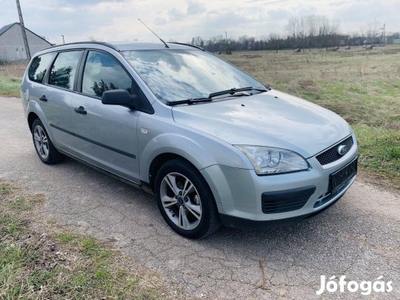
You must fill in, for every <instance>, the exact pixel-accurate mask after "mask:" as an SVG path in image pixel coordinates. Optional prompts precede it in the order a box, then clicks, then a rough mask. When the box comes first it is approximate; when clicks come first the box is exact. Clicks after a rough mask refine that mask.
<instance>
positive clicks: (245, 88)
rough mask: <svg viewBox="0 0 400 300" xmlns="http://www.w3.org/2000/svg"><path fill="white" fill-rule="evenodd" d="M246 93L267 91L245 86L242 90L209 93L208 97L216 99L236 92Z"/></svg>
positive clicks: (233, 89) (234, 89) (232, 89)
mask: <svg viewBox="0 0 400 300" xmlns="http://www.w3.org/2000/svg"><path fill="white" fill-rule="evenodd" d="M246 91H258V92H267V91H268V90H267V89H260V88H254V87H252V86H246V87H243V88H239V89H237V88H231V89H229V90H223V91H219V92H215V93H211V94H210V95H209V96H208V97H209V98H213V97H217V96H222V95H227V94H229V95H234V94H235V93H238V92H246Z"/></svg>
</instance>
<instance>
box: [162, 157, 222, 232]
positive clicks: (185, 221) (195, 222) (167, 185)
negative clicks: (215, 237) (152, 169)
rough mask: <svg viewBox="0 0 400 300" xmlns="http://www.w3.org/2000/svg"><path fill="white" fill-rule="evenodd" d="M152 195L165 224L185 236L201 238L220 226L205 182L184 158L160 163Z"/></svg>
mask: <svg viewBox="0 0 400 300" xmlns="http://www.w3.org/2000/svg"><path fill="white" fill-rule="evenodd" d="M155 197H156V200H157V205H158V208H159V210H160V212H161V215H162V216H163V218H164V220H165V221H166V222H167V224H168V225H169V226H170V227H171V228H172V229H173V230H174V231H175V232H176V233H178V234H180V235H182V236H184V237H186V238H190V239H200V238H204V237H206V236H208V235H209V234H211V233H213V232H214V231H216V230H217V229H218V228H219V227H220V226H221V222H220V220H219V217H218V210H217V207H216V205H215V200H214V197H213V194H212V192H211V190H210V188H209V186H208V185H207V182H206V181H205V180H204V178H203V177H202V176H201V174H200V172H199V171H198V170H197V169H196V168H194V167H193V166H192V165H191V164H189V163H188V162H186V161H184V160H180V159H174V160H171V161H168V162H166V163H165V164H164V165H162V167H161V168H160V170H159V171H158V173H157V175H156V179H155Z"/></svg>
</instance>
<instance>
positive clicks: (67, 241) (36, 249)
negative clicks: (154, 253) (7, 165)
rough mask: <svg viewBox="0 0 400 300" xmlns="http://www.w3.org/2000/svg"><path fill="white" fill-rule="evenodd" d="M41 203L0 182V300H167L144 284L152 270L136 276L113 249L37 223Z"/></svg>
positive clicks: (157, 287)
mask: <svg viewBox="0 0 400 300" xmlns="http://www.w3.org/2000/svg"><path fill="white" fill-rule="evenodd" d="M43 200H44V198H43V196H40V195H37V196H29V195H28V196H27V195H22V193H21V192H20V190H19V189H17V188H15V187H14V186H13V185H12V184H10V183H7V182H4V181H2V180H0V299H161V298H163V299H164V298H166V297H167V295H168V292H166V291H165V289H164V288H163V287H161V286H160V285H157V283H154V282H151V281H149V280H145V279H146V278H147V277H154V276H156V274H154V272H152V271H147V273H146V272H144V273H140V274H137V273H135V272H133V271H131V269H128V268H127V267H126V266H130V267H132V266H134V265H132V263H131V262H130V261H129V259H128V258H125V257H124V256H123V255H122V254H121V253H120V252H119V251H117V250H115V249H112V248H111V247H109V246H106V245H104V244H102V243H100V242H99V241H97V240H96V239H94V238H93V237H90V236H86V235H81V234H77V233H75V232H69V231H65V230H61V229H57V227H56V226H54V223H51V222H46V220H40V218H39V217H38V216H39V214H38V213H37V211H36V210H35V209H36V208H38V207H40V205H41V203H42V202H43ZM38 228H40V231H39V230H38ZM141 269H143V268H141ZM149 282H150V283H151V284H149Z"/></svg>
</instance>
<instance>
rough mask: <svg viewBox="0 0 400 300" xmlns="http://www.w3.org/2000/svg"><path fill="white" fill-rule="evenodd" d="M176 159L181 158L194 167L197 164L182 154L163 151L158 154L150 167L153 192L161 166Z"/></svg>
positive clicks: (150, 181)
mask: <svg viewBox="0 0 400 300" xmlns="http://www.w3.org/2000/svg"><path fill="white" fill-rule="evenodd" d="M174 159H179V160H182V161H185V162H186V163H188V164H190V165H191V166H193V168H196V166H195V165H194V164H193V163H191V162H190V161H189V160H188V159H186V158H185V157H183V156H180V155H178V154H176V153H162V154H159V155H157V156H156V157H155V158H154V159H153V160H152V162H151V164H150V167H149V186H150V189H151V190H152V191H153V192H154V188H155V187H154V186H155V179H156V175H157V172H158V170H159V169H160V168H161V166H162V165H163V164H165V163H166V162H168V161H170V160H174ZM196 169H197V168H196Z"/></svg>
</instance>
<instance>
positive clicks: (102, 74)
mask: <svg viewBox="0 0 400 300" xmlns="http://www.w3.org/2000/svg"><path fill="white" fill-rule="evenodd" d="M134 86H136V85H135V84H134V82H133V81H132V79H131V77H130V76H129V75H128V73H127V72H126V71H125V69H124V68H123V67H122V66H121V65H120V64H119V62H118V61H117V59H116V58H114V57H113V56H111V55H109V54H107V53H104V52H98V51H90V52H89V54H88V56H87V59H86V65H85V70H84V72H83V81H82V93H84V94H87V95H90V96H94V97H98V98H101V96H102V95H103V93H104V92H105V91H108V90H115V89H124V90H127V91H128V92H129V93H131V94H132V93H133V92H135V91H133V90H132V89H134Z"/></svg>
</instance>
